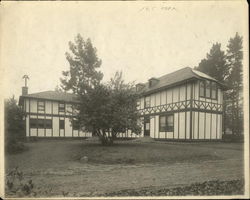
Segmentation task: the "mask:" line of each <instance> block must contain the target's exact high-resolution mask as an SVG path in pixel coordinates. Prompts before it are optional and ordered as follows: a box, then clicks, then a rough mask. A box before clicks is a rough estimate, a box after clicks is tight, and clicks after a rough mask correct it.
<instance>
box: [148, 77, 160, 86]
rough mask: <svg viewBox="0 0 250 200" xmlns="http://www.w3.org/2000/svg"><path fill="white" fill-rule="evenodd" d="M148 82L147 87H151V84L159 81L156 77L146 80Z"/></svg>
mask: <svg viewBox="0 0 250 200" xmlns="http://www.w3.org/2000/svg"><path fill="white" fill-rule="evenodd" d="M148 82H149V87H152V86H154V85H155V84H156V83H158V82H159V79H157V78H151V79H149V80H148Z"/></svg>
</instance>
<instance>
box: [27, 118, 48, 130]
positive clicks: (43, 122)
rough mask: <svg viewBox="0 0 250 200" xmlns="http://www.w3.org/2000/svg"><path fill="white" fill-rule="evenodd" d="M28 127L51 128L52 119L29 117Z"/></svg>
mask: <svg viewBox="0 0 250 200" xmlns="http://www.w3.org/2000/svg"><path fill="white" fill-rule="evenodd" d="M30 128H47V129H51V128H52V119H30Z"/></svg>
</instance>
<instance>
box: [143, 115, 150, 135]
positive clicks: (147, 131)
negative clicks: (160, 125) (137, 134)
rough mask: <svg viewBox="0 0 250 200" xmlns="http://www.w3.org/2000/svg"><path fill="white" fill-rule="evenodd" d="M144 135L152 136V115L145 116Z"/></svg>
mask: <svg viewBox="0 0 250 200" xmlns="http://www.w3.org/2000/svg"><path fill="white" fill-rule="evenodd" d="M144 136H150V117H149V116H147V117H144Z"/></svg>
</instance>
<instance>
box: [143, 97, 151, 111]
mask: <svg viewBox="0 0 250 200" xmlns="http://www.w3.org/2000/svg"><path fill="white" fill-rule="evenodd" d="M147 99H149V100H148V101H147ZM150 107H151V97H150V95H149V96H146V97H145V98H144V108H150Z"/></svg>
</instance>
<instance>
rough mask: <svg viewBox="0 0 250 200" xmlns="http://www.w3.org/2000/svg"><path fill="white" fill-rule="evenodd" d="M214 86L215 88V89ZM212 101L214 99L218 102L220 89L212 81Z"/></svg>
mask: <svg viewBox="0 0 250 200" xmlns="http://www.w3.org/2000/svg"><path fill="white" fill-rule="evenodd" d="M213 85H214V87H213ZM213 89H214V91H215V97H213V95H212V94H213ZM211 99H214V100H217V99H218V87H217V84H216V82H214V81H211Z"/></svg>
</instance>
